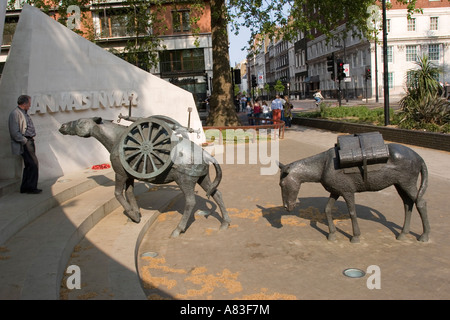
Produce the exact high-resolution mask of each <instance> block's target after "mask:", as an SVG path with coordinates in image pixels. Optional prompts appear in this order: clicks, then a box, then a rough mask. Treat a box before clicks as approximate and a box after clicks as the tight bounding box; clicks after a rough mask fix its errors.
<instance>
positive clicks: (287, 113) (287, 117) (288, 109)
mask: <svg viewBox="0 0 450 320" xmlns="http://www.w3.org/2000/svg"><path fill="white" fill-rule="evenodd" d="M293 108H294V107H293V105H292V103H290V102H289V99H288V98H286V103H285V104H284V112H283V114H284V122H285V123H286V127H289V128H290V127H291V125H292V123H291V120H292V109H293Z"/></svg>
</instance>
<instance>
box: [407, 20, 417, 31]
mask: <svg viewBox="0 0 450 320" xmlns="http://www.w3.org/2000/svg"><path fill="white" fill-rule="evenodd" d="M407 26H408V31H416V18H411V19H409V18H408V23H407Z"/></svg>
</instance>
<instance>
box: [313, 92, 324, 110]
mask: <svg viewBox="0 0 450 320" xmlns="http://www.w3.org/2000/svg"><path fill="white" fill-rule="evenodd" d="M313 98H314V100H316V106H319V104H320V101H322V100H323V96H322V93H321V91H320V89H319V90H317V92H316V93H314V95H313Z"/></svg>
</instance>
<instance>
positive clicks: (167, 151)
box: [153, 148, 170, 154]
mask: <svg viewBox="0 0 450 320" xmlns="http://www.w3.org/2000/svg"><path fill="white" fill-rule="evenodd" d="M153 150H154V151H158V152H160V153H165V154H170V150H169V149H162V148H153Z"/></svg>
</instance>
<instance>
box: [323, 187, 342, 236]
mask: <svg viewBox="0 0 450 320" xmlns="http://www.w3.org/2000/svg"><path fill="white" fill-rule="evenodd" d="M338 198H339V195H336V194H330V198H329V199H328V203H327V206H326V207H325V215H326V217H327V222H328V229H329V230H330V233H329V234H328V240H330V241H335V240H336V226H335V225H334V223H333V217H332V216H331V209H332V208H333V205H334V203H335V202H336V200H337V199H338Z"/></svg>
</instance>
